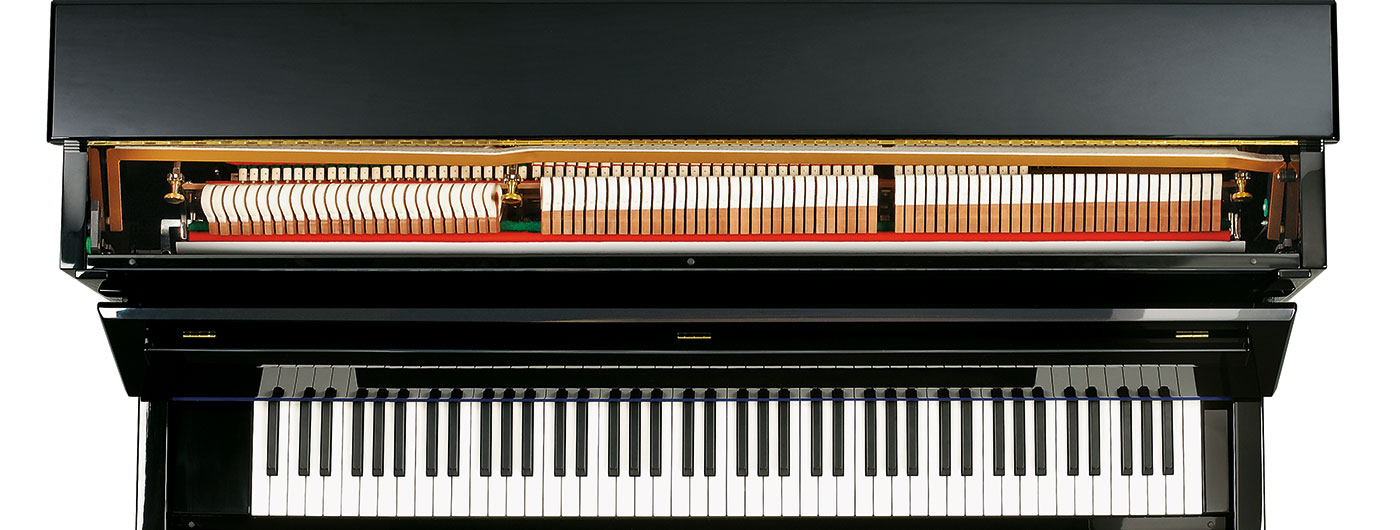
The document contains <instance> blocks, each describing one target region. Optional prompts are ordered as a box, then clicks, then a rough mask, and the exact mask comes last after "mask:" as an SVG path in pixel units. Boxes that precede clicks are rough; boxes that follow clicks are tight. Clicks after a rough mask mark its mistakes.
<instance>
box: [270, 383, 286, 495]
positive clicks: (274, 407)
mask: <svg viewBox="0 0 1400 530" xmlns="http://www.w3.org/2000/svg"><path fill="white" fill-rule="evenodd" d="M283 395H284V391H283V390H282V387H280V386H279V387H277V388H274V389H272V399H269V400H268V401H267V476H269V477H275V476H277V448H278V446H279V443H278V436H277V434H278V433H277V429H278V428H279V427H281V425H282V422H281V421H280V420H279V419H278V414H280V412H279V411H278V409H280V408H281V405H280V404H279V402H278V401H277V400H279V399H281V398H282V396H283Z"/></svg>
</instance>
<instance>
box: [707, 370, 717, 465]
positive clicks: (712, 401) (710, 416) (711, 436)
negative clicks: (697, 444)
mask: <svg viewBox="0 0 1400 530" xmlns="http://www.w3.org/2000/svg"><path fill="white" fill-rule="evenodd" d="M716 396H717V394H715V389H713V388H711V389H709V390H706V391H705V476H707V477H713V476H715V456H716V455H715V444H717V443H718V442H719V441H718V440H716V439H715V432H716V430H717V429H716V427H717V425H715V407H718V406H719V404H718V403H716V400H717V399H718V398H717V397H716Z"/></svg>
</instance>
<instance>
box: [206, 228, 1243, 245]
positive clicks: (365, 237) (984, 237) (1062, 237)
mask: <svg viewBox="0 0 1400 530" xmlns="http://www.w3.org/2000/svg"><path fill="white" fill-rule="evenodd" d="M1229 240H1230V232H1228V231H1224V230H1222V231H1218V232H1103V233H1095V232H1074V233H1066V232H1058V233H1023V234H901V233H895V232H879V233H875V234H762V235H723V234H711V235H567V236H566V235H544V234H540V233H537V232H500V233H496V234H416V235H415V234H397V235H375V234H358V235H357V234H318V235H280V236H277V235H272V236H248V235H243V236H216V235H212V234H210V233H208V232H190V241H297V242H315V241H337V242H347V241H431V242H461V243H470V242H490V243H541V242H600V241H672V242H686V241H725V242H736V241H745V242H752V241H773V242H781V241H1229Z"/></svg>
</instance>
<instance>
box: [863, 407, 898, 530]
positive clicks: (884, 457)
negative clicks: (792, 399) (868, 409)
mask: <svg viewBox="0 0 1400 530" xmlns="http://www.w3.org/2000/svg"><path fill="white" fill-rule="evenodd" d="M875 395H876V396H877V397H879V398H884V397H886V396H885V394H884V391H883V390H880V389H876V390H875ZM889 403H891V402H887V401H876V402H875V476H874V477H871V479H872V480H871V483H872V486H873V488H871V490H870V503H871V513H872V514H874V515H876V516H880V517H889V515H890V511H891V510H892V509H893V508H892V506H893V502H894V500H893V499H891V498H890V496H891V493H890V487H891V483H890V482H891V480H893V479H892V478H891V477H890V476H889V475H888V474H887V470H886V465H887V463H888V462H889V459H890V457H891V456H894V457H895V460H896V462H897V461H898V460H899V458H898V457H899V454H898V453H896V454H894V455H891V454H890V453H889V441H890V440H889V426H890V422H892V421H898V420H899V415H898V413H896V414H895V416H894V417H890V415H889V407H888V404H889ZM894 403H895V404H896V406H898V402H894Z"/></svg>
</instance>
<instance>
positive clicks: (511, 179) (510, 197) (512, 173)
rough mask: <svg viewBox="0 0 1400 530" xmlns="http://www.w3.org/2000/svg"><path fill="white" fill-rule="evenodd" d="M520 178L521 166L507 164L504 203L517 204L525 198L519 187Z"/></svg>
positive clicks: (502, 200)
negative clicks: (521, 194)
mask: <svg viewBox="0 0 1400 530" xmlns="http://www.w3.org/2000/svg"><path fill="white" fill-rule="evenodd" d="M520 178H521V177H520V172H519V166H515V165H510V166H506V178H505V185H506V189H505V191H504V192H503V193H502V194H501V202H502V203H504V204H510V205H517V204H520V203H521V202H523V201H524V200H525V199H524V198H523V197H521V196H520V190H519V189H518V188H519V187H520Z"/></svg>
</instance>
